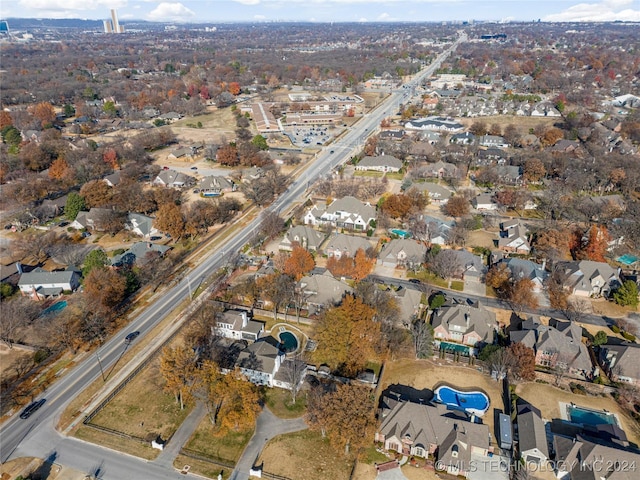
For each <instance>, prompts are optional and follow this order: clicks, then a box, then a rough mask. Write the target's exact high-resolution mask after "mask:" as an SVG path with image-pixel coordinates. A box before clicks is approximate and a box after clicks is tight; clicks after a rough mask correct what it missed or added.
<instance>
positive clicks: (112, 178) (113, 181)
mask: <svg viewBox="0 0 640 480" xmlns="http://www.w3.org/2000/svg"><path fill="white" fill-rule="evenodd" d="M121 177H122V170H116V171H115V172H113V173H112V174H111V175H107V176H106V177H104V178H103V179H102V181H103V182H104V183H106V184H107V185H109V186H110V187H115V186H116V185H118V184H119V183H120V180H121Z"/></svg>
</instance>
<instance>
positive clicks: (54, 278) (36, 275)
mask: <svg viewBox="0 0 640 480" xmlns="http://www.w3.org/2000/svg"><path fill="white" fill-rule="evenodd" d="M77 275H78V273H77V272H75V271H73V270H63V271H56V272H47V271H46V270H43V269H42V268H36V269H34V270H32V271H30V272H25V273H23V274H22V275H20V280H18V286H21V285H47V284H52V283H69V282H71V279H72V278H73V277H74V276H77Z"/></svg>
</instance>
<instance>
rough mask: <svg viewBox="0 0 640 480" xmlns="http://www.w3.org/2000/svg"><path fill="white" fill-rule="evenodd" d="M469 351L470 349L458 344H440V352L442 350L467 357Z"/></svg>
mask: <svg viewBox="0 0 640 480" xmlns="http://www.w3.org/2000/svg"><path fill="white" fill-rule="evenodd" d="M470 349H471V347H468V346H466V345H460V344H459V343H449V342H442V341H441V342H440V350H444V351H445V352H458V353H462V354H463V355H469V350H470Z"/></svg>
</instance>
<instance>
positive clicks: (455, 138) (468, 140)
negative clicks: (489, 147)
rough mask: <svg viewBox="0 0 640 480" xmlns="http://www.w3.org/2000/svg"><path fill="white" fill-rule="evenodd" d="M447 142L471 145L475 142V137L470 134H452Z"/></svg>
mask: <svg viewBox="0 0 640 480" xmlns="http://www.w3.org/2000/svg"><path fill="white" fill-rule="evenodd" d="M449 141H450V142H451V143H457V144H458V145H472V144H473V143H474V142H475V141H476V136H475V135H474V134H473V133H471V132H460V133H454V134H453V135H451V138H450V139H449Z"/></svg>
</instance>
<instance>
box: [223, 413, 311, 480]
mask: <svg viewBox="0 0 640 480" xmlns="http://www.w3.org/2000/svg"><path fill="white" fill-rule="evenodd" d="M306 429H307V424H306V423H305V421H304V418H302V417H300V418H293V419H289V420H284V419H281V418H278V417H276V416H275V415H274V414H273V413H271V411H270V410H269V409H268V408H265V409H264V410H262V413H261V414H260V416H259V417H258V421H257V422H256V431H255V433H254V434H253V437H251V440H249V443H248V444H247V447H246V448H245V449H244V452H242V456H241V457H240V459H239V460H238V463H237V464H236V468H235V469H234V470H233V472H232V473H231V477H229V478H230V480H248V478H249V470H251V467H253V465H254V463H255V462H256V460H257V459H258V457H259V456H260V453H261V452H262V449H263V448H264V446H265V445H266V444H267V442H268V441H269V440H271V439H272V438H273V437H276V436H278V435H282V434H284V433H293V432H298V431H300V430H306Z"/></svg>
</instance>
